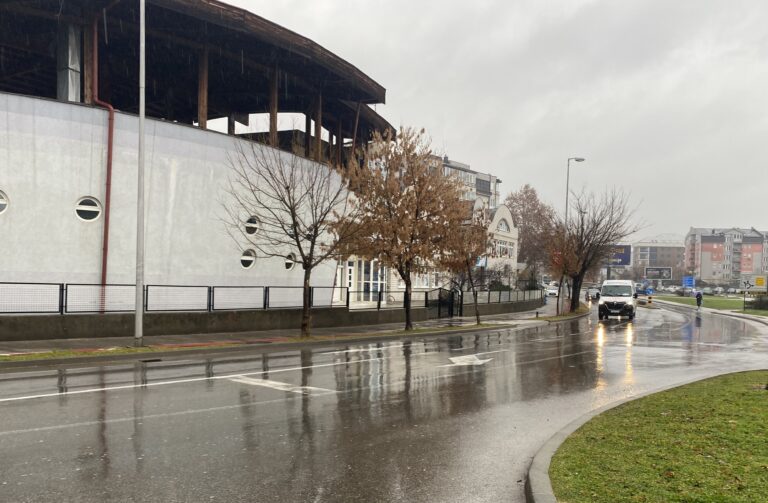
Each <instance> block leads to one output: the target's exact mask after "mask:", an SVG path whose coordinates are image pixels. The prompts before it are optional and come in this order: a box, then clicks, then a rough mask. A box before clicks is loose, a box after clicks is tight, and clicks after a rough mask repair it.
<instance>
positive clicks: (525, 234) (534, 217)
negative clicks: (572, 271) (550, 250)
mask: <svg viewBox="0 0 768 503" xmlns="http://www.w3.org/2000/svg"><path fill="white" fill-rule="evenodd" d="M504 204H505V205H506V206H507V208H509V211H510V213H512V219H513V220H514V221H515V226H516V227H517V230H518V232H519V238H518V239H519V248H518V254H517V257H518V260H519V261H520V262H525V264H526V266H527V269H528V272H529V275H530V276H531V278H532V279H533V280H536V279H537V278H538V276H539V270H540V269H541V267H542V266H543V265H544V264H545V263H546V262H547V260H548V258H549V256H548V254H547V243H548V242H549V241H550V240H551V239H552V236H553V233H554V228H555V221H556V213H555V210H554V209H553V208H552V207H551V206H549V205H548V204H545V203H544V202H542V201H541V200H540V199H539V194H538V193H537V192H536V189H534V188H533V187H531V186H530V185H528V184H525V185H523V186H522V187H521V188H520V189H519V190H517V191H515V192H511V193H510V194H509V195H508V196H507V198H506V200H505V201H504Z"/></svg>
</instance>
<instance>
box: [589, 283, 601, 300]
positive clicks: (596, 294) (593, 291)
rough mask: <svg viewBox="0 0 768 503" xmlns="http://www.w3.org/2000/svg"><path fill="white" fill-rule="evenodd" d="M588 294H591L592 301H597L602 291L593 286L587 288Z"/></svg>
mask: <svg viewBox="0 0 768 503" xmlns="http://www.w3.org/2000/svg"><path fill="white" fill-rule="evenodd" d="M587 294H589V298H590V299H593V300H594V299H596V298H598V297H599V296H600V289H599V288H597V287H596V286H591V287H589V288H587Z"/></svg>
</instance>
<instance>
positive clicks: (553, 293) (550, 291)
mask: <svg viewBox="0 0 768 503" xmlns="http://www.w3.org/2000/svg"><path fill="white" fill-rule="evenodd" d="M546 292H547V297H557V287H556V286H548V287H547V290H546Z"/></svg>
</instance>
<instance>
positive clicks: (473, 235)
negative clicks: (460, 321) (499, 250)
mask: <svg viewBox="0 0 768 503" xmlns="http://www.w3.org/2000/svg"><path fill="white" fill-rule="evenodd" d="M467 213H469V218H467V219H466V221H465V222H464V223H463V224H462V225H460V226H459V227H458V228H456V229H455V231H454V232H452V233H451V235H450V239H449V240H448V242H447V243H446V246H445V247H444V249H443V255H442V257H441V258H440V261H439V263H440V265H441V266H442V267H443V268H445V269H446V270H447V271H450V272H452V273H454V274H455V279H454V282H455V283H457V284H460V285H461V287H463V284H466V285H468V286H469V288H470V290H471V292H472V300H473V304H474V308H475V319H476V320H477V324H478V325H479V324H480V311H479V309H478V306H477V289H478V286H480V285H479V283H478V278H477V275H476V274H475V271H476V269H477V261H478V259H479V258H481V257H484V256H487V255H488V252H489V249H490V244H491V234H490V233H489V232H488V226H489V225H490V218H489V215H488V210H487V208H485V207H477V206H476V207H475V208H474V209H472V211H471V212H470V211H469V210H467ZM462 283H463V284H462ZM462 291H463V288H462Z"/></svg>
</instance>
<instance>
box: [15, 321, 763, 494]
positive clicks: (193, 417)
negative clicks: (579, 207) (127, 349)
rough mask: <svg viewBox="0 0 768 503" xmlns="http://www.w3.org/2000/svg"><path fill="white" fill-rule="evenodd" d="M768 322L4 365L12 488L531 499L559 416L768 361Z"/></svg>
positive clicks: (611, 325) (567, 327) (594, 328)
mask: <svg viewBox="0 0 768 503" xmlns="http://www.w3.org/2000/svg"><path fill="white" fill-rule="evenodd" d="M765 329H766V327H761V326H759V325H753V324H751V323H746V322H743V321H740V320H737V319H734V318H729V317H725V316H717V315H712V314H701V315H696V313H695V312H692V311H689V310H688V311H681V312H679V313H677V312H671V311H666V310H661V309H657V310H649V309H642V310H641V311H640V312H639V315H638V319H637V320H635V322H634V323H629V322H626V321H621V322H620V321H615V320H612V321H609V322H601V323H598V322H597V320H596V313H595V312H594V309H593V313H592V316H591V317H590V318H589V319H582V320H578V321H574V322H570V323H567V324H563V325H560V326H559V327H542V328H531V329H527V330H524V331H523V330H516V331H510V330H508V329H500V330H497V331H493V332H483V333H481V334H479V335H453V336H450V335H446V336H445V337H442V338H425V339H420V338H415V339H412V340H410V341H402V340H401V341H391V342H381V343H370V344H364V345H347V346H343V345H339V346H338V347H335V348H328V347H324V348H306V349H303V350H290V351H281V352H271V353H268V352H264V353H261V352H259V353H257V352H253V353H248V354H238V355H236V356H232V355H229V356H226V357H220V356H219V357H216V358H211V359H208V360H205V359H200V360H184V361H181V360H173V361H160V362H145V363H137V364H135V365H126V364H123V365H113V366H108V367H92V368H80V369H66V370H63V369H41V370H38V371H34V372H24V373H7V374H0V417H2V421H1V422H0V501H3V502H6V501H7V502H16V501H30V502H31V501H34V502H39V501H57V502H58V501H69V502H71V501H94V502H95V501H114V502H127V501H163V502H172V501H173V502H187V501H223V502H236V501H243V502H277V501H280V502H294V501H295V502H304V501H310V502H323V501H359V502H395V501H397V502H400V501H402V502H406V501H407V502H499V501H522V500H523V482H524V477H525V473H526V469H527V467H528V465H529V464H530V461H531V458H532V457H533V455H534V454H535V453H536V451H537V450H538V448H539V447H540V446H541V445H542V444H543V443H544V441H545V440H547V438H549V437H550V436H551V435H552V434H553V433H554V432H555V431H557V430H558V429H560V428H561V427H563V426H565V425H566V424H568V423H569V422H571V421H572V420H574V419H576V418H577V417H579V416H581V415H583V414H584V413H586V412H588V411H590V410H592V409H595V408H598V407H601V406H603V405H605V404H608V403H610V402H612V401H615V400H619V399H623V398H625V397H628V396H632V395H636V394H639V393H643V392H646V391H649V390H653V389H655V388H661V387H665V386H669V385H670V384H674V383H680V382H686V381H689V380H692V379H695V378H701V377H706V376H710V375H714V374H718V373H723V372H727V371H731V370H741V369H753V368H765V367H768V358H767V357H768V343H767V339H766V336H765V333H766V332H765Z"/></svg>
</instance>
